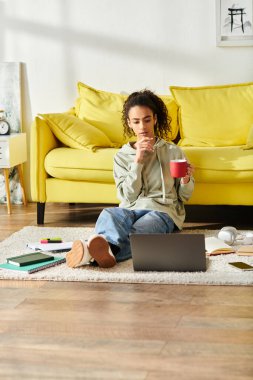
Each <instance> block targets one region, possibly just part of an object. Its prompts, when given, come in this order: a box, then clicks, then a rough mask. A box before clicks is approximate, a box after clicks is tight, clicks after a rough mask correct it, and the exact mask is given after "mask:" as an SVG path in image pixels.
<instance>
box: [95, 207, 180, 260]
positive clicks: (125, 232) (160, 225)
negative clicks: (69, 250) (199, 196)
mask: <svg viewBox="0 0 253 380" xmlns="http://www.w3.org/2000/svg"><path fill="white" fill-rule="evenodd" d="M174 227H175V225H174V222H173V220H172V219H171V218H170V217H169V215H168V214H166V213H164V212H160V211H152V210H129V209H126V208H120V207H109V208H105V209H104V210H103V211H102V212H101V214H100V215H99V217H98V219H97V222H96V226H95V232H96V234H99V235H104V237H105V238H106V240H107V241H108V243H109V244H113V245H114V246H117V247H118V252H117V254H116V255H115V257H116V260H117V262H120V261H124V260H127V259H130V258H131V257H132V254H131V249H130V240H129V234H130V233H138V234H152V233H163V234H166V233H171V232H173V230H174ZM112 247H113V246H112Z"/></svg>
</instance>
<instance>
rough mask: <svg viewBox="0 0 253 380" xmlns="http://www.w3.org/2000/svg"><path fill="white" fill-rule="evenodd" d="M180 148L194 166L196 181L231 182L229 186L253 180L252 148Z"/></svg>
mask: <svg viewBox="0 0 253 380" xmlns="http://www.w3.org/2000/svg"><path fill="white" fill-rule="evenodd" d="M182 149H183V151H184V153H185V154H186V156H187V157H188V159H189V161H190V162H191V163H192V164H193V165H194V166H195V172H194V178H195V180H196V182H201V183H231V186H234V185H235V184H236V183H252V182H253V150H242V149H241V147H239V146H233V147H215V148H210V147H183V148H182ZM242 196H243V195H242Z"/></svg>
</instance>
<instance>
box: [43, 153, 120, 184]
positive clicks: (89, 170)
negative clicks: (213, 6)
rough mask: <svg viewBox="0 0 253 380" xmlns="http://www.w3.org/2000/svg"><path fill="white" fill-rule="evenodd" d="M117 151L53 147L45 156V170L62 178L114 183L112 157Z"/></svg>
mask: <svg viewBox="0 0 253 380" xmlns="http://www.w3.org/2000/svg"><path fill="white" fill-rule="evenodd" d="M117 151H118V149H115V148H111V149H108V148H105V149H104V148H100V149H98V150H97V151H96V152H92V151H91V150H79V149H70V148H65V147H62V148H57V149H53V150H51V151H50V152H49V153H48V154H47V156H46V157H45V170H46V172H47V173H48V174H49V175H50V176H52V177H55V178H59V179H64V180H70V181H90V182H101V183H114V179H113V170H112V168H113V157H114V155H115V154H116V153H117Z"/></svg>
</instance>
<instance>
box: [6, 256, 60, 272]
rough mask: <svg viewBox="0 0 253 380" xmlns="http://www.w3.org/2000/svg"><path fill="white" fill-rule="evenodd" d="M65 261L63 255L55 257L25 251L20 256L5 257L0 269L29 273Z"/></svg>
mask: <svg viewBox="0 0 253 380" xmlns="http://www.w3.org/2000/svg"><path fill="white" fill-rule="evenodd" d="M65 261H66V259H65V258H64V257H56V256H52V255H47V254H45V253H41V252H34V253H25V254H23V255H20V256H14V257H9V258H7V259H6V263H5V264H0V269H8V270H13V271H20V272H23V273H27V274H30V273H34V272H38V271H40V270H43V269H46V268H49V267H53V266H55V265H58V264H61V263H64V262H65Z"/></svg>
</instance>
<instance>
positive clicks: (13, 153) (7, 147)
mask: <svg viewBox="0 0 253 380" xmlns="http://www.w3.org/2000/svg"><path fill="white" fill-rule="evenodd" d="M26 160H27V150H26V133H12V134H10V135H8V136H0V169H3V171H4V178H5V188H6V197H7V209H8V214H11V197H10V185H9V169H10V168H13V167H14V166H17V169H18V174H19V180H20V185H21V189H22V197H23V202H24V205H25V206H26V205H27V201H26V195H25V188H24V177H23V170H22V165H21V164H23V163H24V162H25V161H26Z"/></svg>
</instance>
